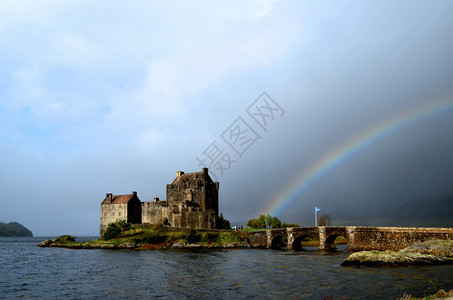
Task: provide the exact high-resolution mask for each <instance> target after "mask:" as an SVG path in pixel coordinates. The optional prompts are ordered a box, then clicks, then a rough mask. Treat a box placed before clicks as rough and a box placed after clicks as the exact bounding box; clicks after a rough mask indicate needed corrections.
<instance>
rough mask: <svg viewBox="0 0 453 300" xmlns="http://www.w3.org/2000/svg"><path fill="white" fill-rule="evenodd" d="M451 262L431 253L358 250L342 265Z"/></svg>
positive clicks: (370, 265)
mask: <svg viewBox="0 0 453 300" xmlns="http://www.w3.org/2000/svg"><path fill="white" fill-rule="evenodd" d="M448 263H453V259H451V258H448V257H442V256H435V255H431V254H422V253H417V252H401V251H391V250H387V251H376V250H373V251H360V252H356V253H352V254H351V255H350V256H349V257H348V258H346V259H345V260H344V261H343V262H342V263H341V265H342V266H368V267H385V266H417V265H441V264H448Z"/></svg>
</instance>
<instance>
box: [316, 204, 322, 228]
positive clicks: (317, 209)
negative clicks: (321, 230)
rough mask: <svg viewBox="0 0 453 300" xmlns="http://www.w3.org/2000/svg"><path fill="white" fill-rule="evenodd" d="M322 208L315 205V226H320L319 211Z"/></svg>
mask: <svg viewBox="0 0 453 300" xmlns="http://www.w3.org/2000/svg"><path fill="white" fill-rule="evenodd" d="M320 210H321V209H320V208H317V207H316V206H315V227H318V211H320Z"/></svg>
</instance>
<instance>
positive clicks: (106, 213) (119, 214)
mask: <svg viewBox="0 0 453 300" xmlns="http://www.w3.org/2000/svg"><path fill="white" fill-rule="evenodd" d="M121 220H124V221H127V204H108V205H101V228H100V232H101V235H103V234H104V232H105V230H106V229H107V226H108V225H109V224H110V223H113V222H116V221H121Z"/></svg>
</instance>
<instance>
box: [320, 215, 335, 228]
mask: <svg viewBox="0 0 453 300" xmlns="http://www.w3.org/2000/svg"><path fill="white" fill-rule="evenodd" d="M318 225H319V226H330V225H332V220H331V219H330V216H329V215H322V216H319V220H318Z"/></svg>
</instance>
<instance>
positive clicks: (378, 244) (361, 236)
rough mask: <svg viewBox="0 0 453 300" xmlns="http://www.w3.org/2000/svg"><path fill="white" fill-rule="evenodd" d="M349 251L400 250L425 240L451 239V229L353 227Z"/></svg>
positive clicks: (452, 233)
mask: <svg viewBox="0 0 453 300" xmlns="http://www.w3.org/2000/svg"><path fill="white" fill-rule="evenodd" d="M353 237H354V241H353V244H351V245H350V247H349V248H350V250H355V251H358V250H400V249H403V248H405V247H408V246H410V245H412V244H414V243H418V242H423V241H427V240H438V239H439V240H446V239H453V228H423V227H418V228H417V227H354V228H353Z"/></svg>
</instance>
